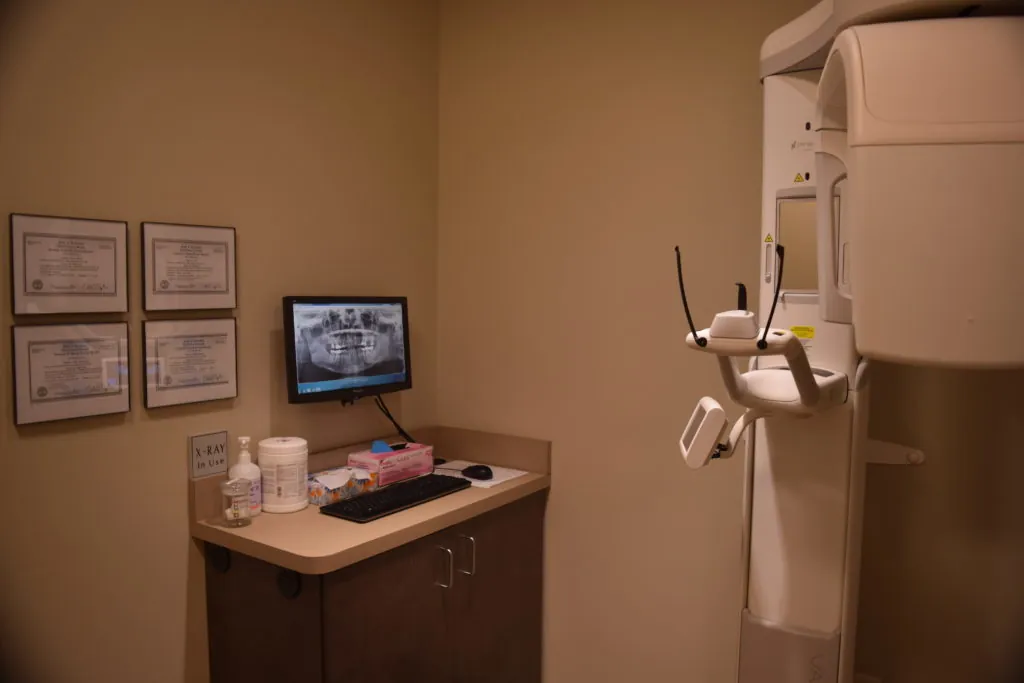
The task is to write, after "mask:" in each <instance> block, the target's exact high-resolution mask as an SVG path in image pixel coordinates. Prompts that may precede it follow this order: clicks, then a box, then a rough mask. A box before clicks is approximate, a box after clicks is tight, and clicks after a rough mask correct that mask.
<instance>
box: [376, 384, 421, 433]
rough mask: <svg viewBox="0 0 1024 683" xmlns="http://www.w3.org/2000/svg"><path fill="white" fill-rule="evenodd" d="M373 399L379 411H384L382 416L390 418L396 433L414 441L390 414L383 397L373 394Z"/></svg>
mask: <svg viewBox="0 0 1024 683" xmlns="http://www.w3.org/2000/svg"><path fill="white" fill-rule="evenodd" d="M373 400H374V403H376V404H377V408H379V409H380V412H382V413H384V417H386V418H387V419H389V420H391V424H393V425H395V429H397V430H398V433H399V434H401V435H402V438H403V439H405V440H406V441H408V442H409V443H416V439H414V438H412V437H411V436H410V435H409V432H407V431H405V430H404V429H402V425H400V424H398V420H396V419H395V418H394V416H393V415H392V414H391V411H390V410H388V404H387V403H384V399H382V398H381V397H380V396H374V397H373Z"/></svg>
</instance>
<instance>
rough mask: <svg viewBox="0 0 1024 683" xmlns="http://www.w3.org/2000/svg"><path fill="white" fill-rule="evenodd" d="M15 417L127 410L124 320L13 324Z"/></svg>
mask: <svg viewBox="0 0 1024 683" xmlns="http://www.w3.org/2000/svg"><path fill="white" fill-rule="evenodd" d="M11 334H12V338H13V344H12V345H13V347H14V422H15V424H17V425H27V424H33V423H36V422H52V421H54V420H69V419H72V418H76V417H91V416H93V415H108V414H110V413H127V412H128V411H129V410H131V396H130V390H129V377H128V324H127V323H102V324H84V325H17V326H15V327H14V328H12V332H11Z"/></svg>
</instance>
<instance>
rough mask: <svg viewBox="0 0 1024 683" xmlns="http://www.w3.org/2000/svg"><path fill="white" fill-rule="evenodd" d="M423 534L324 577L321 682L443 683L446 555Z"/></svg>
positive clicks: (448, 677) (436, 540)
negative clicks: (421, 536)
mask: <svg viewBox="0 0 1024 683" xmlns="http://www.w3.org/2000/svg"><path fill="white" fill-rule="evenodd" d="M442 541H443V538H441V537H440V536H439V535H434V536H427V537H425V538H422V539H420V540H418V541H413V542H412V543H407V544H405V545H403V546H400V547H398V548H395V549H394V550H390V551H388V552H386V553H382V554H381V555H377V556H375V557H371V558H369V559H367V560H364V561H362V562H360V563H358V564H356V565H353V566H351V567H346V568H345V569H342V570H340V571H337V572H334V573H332V574H328V575H327V576H325V577H324V584H323V593H324V614H323V620H324V641H323V642H324V645H323V648H324V680H325V681H327V683H410V682H412V681H416V682H417V683H451V681H452V661H451V650H450V648H449V645H448V624H449V610H450V602H451V598H450V592H451V589H450V588H446V587H444V586H445V585H450V575H451V574H453V573H454V571H453V567H452V562H454V558H453V556H452V555H451V554H450V553H449V552H446V551H445V550H444V549H443V548H442V547H439V546H443V543H442Z"/></svg>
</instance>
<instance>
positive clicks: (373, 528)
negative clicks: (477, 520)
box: [191, 473, 551, 574]
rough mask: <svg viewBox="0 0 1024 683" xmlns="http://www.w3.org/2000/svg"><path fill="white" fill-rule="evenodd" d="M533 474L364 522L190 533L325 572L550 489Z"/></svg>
mask: <svg viewBox="0 0 1024 683" xmlns="http://www.w3.org/2000/svg"><path fill="white" fill-rule="evenodd" d="M550 485H551V477H550V476H549V475H547V474H534V473H530V474H527V475H525V476H522V477H519V478H517V479H513V480H511V481H507V482H505V483H503V484H499V485H497V486H494V487H493V488H478V487H472V488H468V489H463V490H462V491H457V492H455V493H452V494H450V495H447V496H444V497H443V498H438V499H437V500H432V501H430V502H427V503H423V504H422V505H417V506H416V507H414V508H410V509H408V510H403V511H402V512H397V513H395V514H393V515H389V516H387V517H383V518H381V519H378V520H376V521H373V522H368V523H366V524H356V523H354V522H347V521H345V520H342V519H338V518H336V517H331V516H329V515H322V514H320V512H319V510H318V508H317V507H315V506H313V505H310V506H309V507H307V508H306V509H304V510H300V511H299V512H292V513H289V514H270V513H266V512H264V513H263V514H261V515H259V516H258V517H256V518H255V519H253V523H252V524H251V525H249V526H247V527H241V528H237V529H230V528H227V527H223V526H219V525H218V524H217V523H216V522H212V521H210V522H207V521H200V522H193V523H192V525H191V526H192V529H191V531H192V536H193V537H194V538H198V539H200V540H203V541H207V542H209V543H214V544H216V545H219V546H223V547H225V548H227V549H229V550H234V551H236V552H239V553H243V554H245V555H250V556H252V557H255V558H258V559H261V560H264V561H266V562H270V563H271V564H275V565H278V566H280V567H284V568H286V569H291V570H294V571H297V572H300V573H302V574H327V573H329V572H333V571H336V570H338V569H341V568H342V567H347V566H348V565H351V564H355V563H356V562H359V561H360V560H365V559H366V558H368V557H372V556H374V555H377V554H379V553H382V552H385V551H388V550H391V549H392V548H397V547H398V546H400V545H402V544H405V543H408V542H410V541H414V540H416V539H418V538H422V537H423V536H427V535H429V534H432V533H434V532H436V531H440V530H441V529H444V528H446V527H449V526H451V525H453V524H458V523H459V522H463V521H465V520H467V519H470V518H472V517H476V516H477V515H480V514H483V513H485V512H488V511H490V510H493V509H495V508H498V507H501V506H502V505H505V504H507V503H511V502H512V501H515V500H518V499H520V498H525V497H526V496H528V495H530V494H532V493H536V492H537V491H541V490H543V489H546V488H548V487H550Z"/></svg>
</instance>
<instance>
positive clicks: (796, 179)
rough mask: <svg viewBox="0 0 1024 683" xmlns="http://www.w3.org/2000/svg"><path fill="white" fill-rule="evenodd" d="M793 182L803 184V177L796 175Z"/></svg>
mask: <svg viewBox="0 0 1024 683" xmlns="http://www.w3.org/2000/svg"><path fill="white" fill-rule="evenodd" d="M793 182H794V183H802V182H804V177H803V175H802V174H800V173H797V174H796V178H793Z"/></svg>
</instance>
